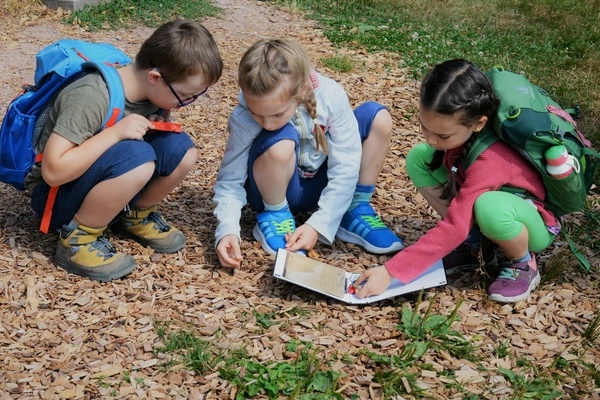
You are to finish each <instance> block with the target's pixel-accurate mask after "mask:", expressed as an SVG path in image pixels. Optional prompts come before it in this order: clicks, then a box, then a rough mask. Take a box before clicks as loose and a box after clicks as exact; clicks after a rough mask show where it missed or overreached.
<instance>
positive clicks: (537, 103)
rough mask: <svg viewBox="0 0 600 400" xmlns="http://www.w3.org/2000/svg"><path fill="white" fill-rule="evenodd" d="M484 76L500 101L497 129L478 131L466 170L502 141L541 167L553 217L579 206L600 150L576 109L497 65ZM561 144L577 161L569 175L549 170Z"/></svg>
mask: <svg viewBox="0 0 600 400" xmlns="http://www.w3.org/2000/svg"><path fill="white" fill-rule="evenodd" d="M486 76H487V77H488V79H489V80H490V81H491V83H492V85H493V87H494V92H495V93H496V95H497V96H498V98H499V99H500V107H499V108H498V112H497V114H496V117H495V119H494V121H493V124H492V125H493V129H486V130H484V131H482V132H481V134H479V135H478V137H477V139H475V142H474V143H473V145H472V146H471V149H470V150H469V152H468V153H467V155H466V156H465V159H464V162H463V166H464V167H465V168H467V167H468V166H470V165H471V164H472V163H473V162H474V161H475V159H476V158H477V157H478V156H479V155H480V154H481V152H483V151H484V150H485V149H487V148H488V147H489V146H491V145H492V144H493V143H495V142H496V141H498V140H504V141H505V142H507V143H509V144H510V145H512V146H513V147H514V148H516V149H517V150H519V152H520V153H521V154H522V155H523V156H524V157H525V158H526V159H528V160H529V161H530V162H531V163H532V164H533V165H534V166H535V167H536V169H537V170H538V171H539V173H540V174H541V176H542V179H543V181H544V186H545V189H546V199H545V203H546V205H547V207H548V208H549V209H550V210H552V211H553V212H554V213H555V215H557V216H563V215H566V214H569V213H571V212H573V211H578V210H581V209H582V208H583V207H584V206H585V204H586V197H587V195H588V193H589V190H590V188H591V186H592V184H593V183H594V175H595V173H596V171H597V169H598V167H599V166H600V154H599V153H598V152H596V151H594V150H593V149H592V148H591V143H590V141H589V140H587V139H586V138H585V137H584V136H583V134H582V133H581V132H580V131H579V129H578V128H577V124H576V123H575V121H574V120H573V116H574V115H577V112H576V111H577V110H565V109H562V108H561V107H560V106H559V105H558V104H557V103H556V102H555V101H554V100H552V99H551V98H550V96H549V95H548V93H547V92H546V91H544V90H543V89H541V88H539V87H537V86H535V85H534V84H532V83H531V82H529V80H527V78H525V77H524V76H523V75H520V74H516V73H513V72H509V71H505V70H503V69H501V68H494V69H492V70H490V71H488V72H486ZM561 145H562V146H564V147H565V148H566V150H567V152H568V154H569V157H571V156H572V157H571V158H574V159H575V160H576V161H575V163H576V164H578V165H577V168H574V170H573V171H572V173H570V174H569V175H568V176H566V177H562V178H556V177H554V176H553V175H550V174H549V173H548V171H547V162H546V158H545V156H544V154H545V152H546V151H548V150H549V149H550V148H552V147H555V146H561ZM507 190H510V188H507ZM571 244H572V243H571ZM571 247H572V248H573V245H572V246H571ZM578 258H579V257H578Z"/></svg>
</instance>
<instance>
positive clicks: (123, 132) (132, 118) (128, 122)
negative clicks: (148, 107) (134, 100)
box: [106, 114, 153, 141]
mask: <svg viewBox="0 0 600 400" xmlns="http://www.w3.org/2000/svg"><path fill="white" fill-rule="evenodd" d="M152 128H153V125H152V122H151V121H150V120H149V119H148V118H146V117H143V116H141V115H139V114H129V115H128V116H126V117H125V118H123V119H121V120H120V121H119V122H117V123H116V124H114V125H113V126H112V127H111V128H108V129H106V130H109V129H110V130H111V131H112V132H114V133H115V134H116V135H117V139H118V140H119V141H121V140H127V139H133V140H142V139H143V138H144V135H146V132H148V130H149V129H152Z"/></svg>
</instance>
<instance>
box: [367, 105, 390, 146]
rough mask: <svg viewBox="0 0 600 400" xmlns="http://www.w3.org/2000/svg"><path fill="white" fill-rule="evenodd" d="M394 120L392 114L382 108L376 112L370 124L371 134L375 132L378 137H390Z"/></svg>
mask: <svg viewBox="0 0 600 400" xmlns="http://www.w3.org/2000/svg"><path fill="white" fill-rule="evenodd" d="M393 127H394V121H393V120H392V115H391V114H390V112H389V111H388V110H387V109H386V108H382V109H381V110H379V111H378V112H377V115H375V118H374V119H373V124H372V125H371V134H373V133H375V134H377V135H378V136H380V137H383V138H387V139H390V138H391V137H392V128H393Z"/></svg>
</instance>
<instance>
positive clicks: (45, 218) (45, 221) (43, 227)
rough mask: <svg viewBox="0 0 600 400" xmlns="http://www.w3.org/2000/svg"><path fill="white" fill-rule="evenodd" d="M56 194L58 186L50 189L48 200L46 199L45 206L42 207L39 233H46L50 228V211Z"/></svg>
mask: <svg viewBox="0 0 600 400" xmlns="http://www.w3.org/2000/svg"><path fill="white" fill-rule="evenodd" d="M56 193H58V186H52V187H50V191H49V192H48V198H47V199H46V206H45V207H44V214H43V215H42V223H41V224H40V231H42V232H43V233H48V229H49V228H50V220H51V219H52V209H53V208H54V201H55V200H56Z"/></svg>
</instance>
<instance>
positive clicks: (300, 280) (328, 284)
mask: <svg viewBox="0 0 600 400" xmlns="http://www.w3.org/2000/svg"><path fill="white" fill-rule="evenodd" d="M359 275H360V274H357V273H352V272H346V271H345V270H344V269H342V268H338V267H334V266H332V265H329V264H326V263H324V262H322V261H318V260H315V259H311V258H308V257H305V256H303V255H300V254H297V253H290V252H289V251H286V250H283V249H279V251H278V252H277V257H276V259H275V268H274V270H273V276H275V277H276V278H278V279H282V280H284V281H287V282H291V283H294V284H296V285H299V286H302V287H304V288H307V289H310V290H314V291H315V292H318V293H321V294H324V295H326V296H329V297H333V298H334V299H337V300H341V301H343V302H345V303H350V304H366V303H372V302H375V301H379V300H383V299H387V298H390V297H395V296H399V295H402V294H406V293H411V292H418V291H420V290H421V289H427V288H431V287H435V286H441V285H445V284H446V282H447V281H446V272H445V271H444V265H443V263H442V260H439V261H438V262H436V263H435V264H433V265H432V266H431V267H429V268H428V269H427V270H426V271H425V272H424V273H423V274H421V275H420V276H419V277H417V278H416V279H415V280H413V281H412V282H409V283H407V284H403V283H402V282H400V281H399V280H397V279H394V280H392V283H391V284H390V286H389V287H388V289H387V290H386V291H385V292H383V293H382V294H380V295H377V296H369V297H366V298H364V299H361V298H358V297H357V296H355V295H354V294H351V293H348V292H347V289H348V286H349V285H350V283H352V282H354V281H355V280H356V278H358V276H359Z"/></svg>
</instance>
